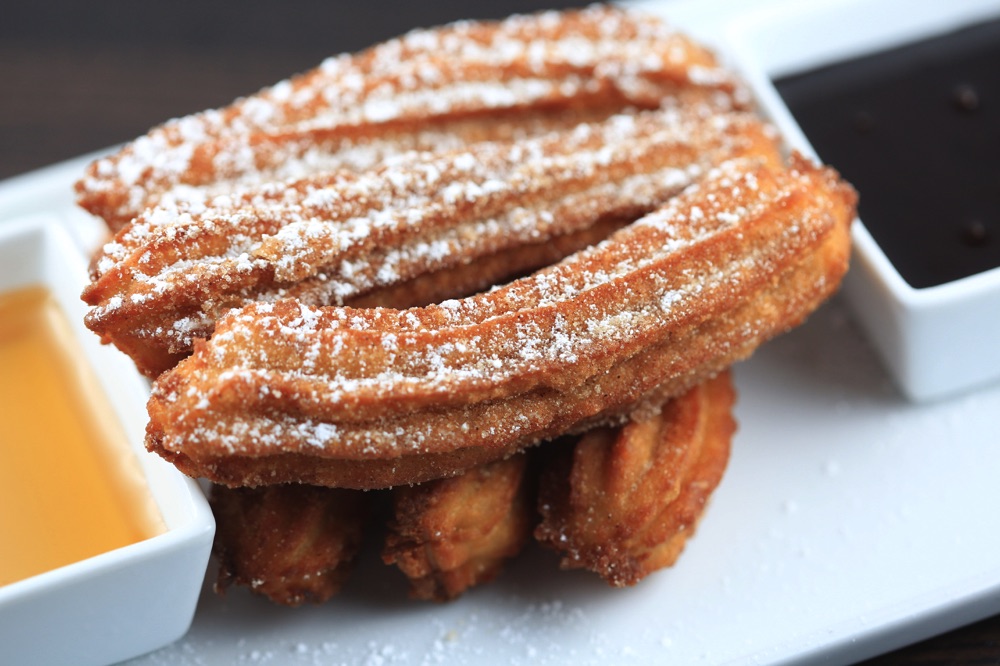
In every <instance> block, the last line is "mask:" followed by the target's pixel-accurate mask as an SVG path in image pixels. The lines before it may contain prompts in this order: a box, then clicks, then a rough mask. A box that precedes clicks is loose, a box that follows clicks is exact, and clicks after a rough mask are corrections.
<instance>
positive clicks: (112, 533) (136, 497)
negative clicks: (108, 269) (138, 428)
mask: <svg viewBox="0 0 1000 666" xmlns="http://www.w3.org/2000/svg"><path fill="white" fill-rule="evenodd" d="M83 359H84V357H83V352H82V350H81V349H80V348H79V345H78V343H77V342H76V340H75V339H74V338H73V334H72V331H71V329H70V326H69V322H68V321H67V320H66V317H65V314H64V313H63V311H62V310H61V309H60V307H59V305H58V303H57V302H56V300H55V298H54V297H53V296H52V294H51V293H49V291H48V290H46V289H45V288H43V287H28V288H24V289H18V290H15V291H10V292H6V293H0V585H4V584H7V583H11V582H14V581H17V580H21V579H23V578H27V577H29V576H33V575H35V574H39V573H42V572H44V571H49V570H51V569H54V568H56V567H60V566H63V565H66V564H70V563H72V562H77V561H79V560H82V559H85V558H88V557H91V556H94V555H98V554H100V553H103V552H107V551H109V550H113V549H115V548H120V547H122V546H126V545H128V544H132V543H136V542H138V541H141V540H143V539H146V538H149V537H151V536H154V535H156V534H157V533H159V532H162V531H163V529H164V528H163V523H162V520H161V518H160V516H159V513H158V512H157V509H156V506H155V504H154V503H153V498H152V496H151V495H150V493H149V491H148V489H147V488H146V486H145V482H144V480H143V474H142V470H141V469H140V468H139V461H138V460H137V459H136V458H135V456H134V454H133V453H132V451H131V450H130V449H129V447H128V444H127V440H126V437H125V433H124V431H123V430H122V428H121V426H120V424H119V423H118V421H117V419H116V418H115V416H114V414H113V412H112V409H111V406H110V404H108V401H107V399H106V397H105V395H104V393H103V391H102V390H101V388H100V386H99V384H98V382H97V378H96V377H95V376H94V375H93V372H92V370H91V368H90V367H89V366H88V365H87V363H86V362H85V361H84V360H83Z"/></svg>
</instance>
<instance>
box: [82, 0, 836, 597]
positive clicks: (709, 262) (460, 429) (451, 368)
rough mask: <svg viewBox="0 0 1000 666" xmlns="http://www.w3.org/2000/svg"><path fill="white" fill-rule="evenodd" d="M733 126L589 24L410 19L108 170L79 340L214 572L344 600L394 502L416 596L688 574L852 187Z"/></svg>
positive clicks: (734, 93)
mask: <svg viewBox="0 0 1000 666" xmlns="http://www.w3.org/2000/svg"><path fill="white" fill-rule="evenodd" d="M747 107H748V99H747V96H746V94H745V92H744V89H743V88H742V86H741V85H740V84H739V82H738V81H737V80H736V79H735V78H734V77H733V76H732V75H730V74H729V73H728V72H727V71H726V70H724V69H723V68H721V67H720V66H719V64H718V63H717V62H716V59H715V57H714V56H713V55H712V54H711V53H710V52H709V51H708V50H706V49H704V48H702V47H700V46H698V45H697V44H694V43H693V42H691V41H690V40H689V39H687V38H685V37H684V36H682V35H680V34H678V33H676V32H674V31H672V30H671V29H670V28H669V27H667V26H666V25H664V24H663V23H662V22H661V21H659V20H657V19H654V18H651V17H648V16H644V15H641V14H638V13H634V12H632V11H629V10H623V9H620V8H612V7H592V8H588V9H585V10H580V11H571V12H563V13H552V12H550V13H544V14H538V15H532V16H517V17H512V18H510V19H507V20H505V21H502V22H499V23H473V22H463V23H458V24H454V25H451V26H446V27H443V28H439V29H435V30H420V31H415V32H412V33H410V34H408V35H405V36H403V37H401V38H399V39H396V40H391V41H389V42H386V43H384V44H381V45H378V46H375V47H373V48H371V49H369V50H368V51H365V52H362V53H360V54H357V55H344V56H339V57H337V58H332V59H330V60H328V61H326V62H324V63H323V64H322V65H321V66H320V67H319V68H317V69H316V70H313V71H311V72H308V73H306V74H303V75H301V76H298V77H295V78H292V79H290V80H288V81H284V82H282V83H279V84H278V85H276V86H274V87H272V88H269V89H266V90H263V91H261V92H260V93H258V94H257V95H254V96H251V97H247V98H244V99H242V100H239V101H237V102H236V103H234V104H233V105H232V106H230V107H227V108H224V109H221V110H217V111H209V112H205V113H201V114H196V115H194V116H190V117H187V118H183V119H180V120H175V121H171V122H169V123H167V124H165V125H163V126H161V127H158V128H155V129H153V130H152V131H151V132H150V133H149V134H148V135H146V136H145V137H142V138H140V139H137V140H136V141H135V142H133V143H132V144H130V145H128V146H126V147H125V148H123V149H122V150H121V151H120V152H119V153H117V154H116V155H113V156H111V157H108V158H104V159H100V160H98V161H96V162H95V163H94V164H93V165H91V167H90V168H89V170H88V172H87V174H86V176H85V177H84V178H83V179H81V181H80V182H79V183H78V185H77V189H78V195H79V201H80V204H81V205H82V206H83V207H84V208H86V209H87V210H89V211H91V212H93V213H95V214H97V215H100V216H102V217H103V218H104V219H105V220H106V221H107V223H108V226H109V227H110V228H111V229H112V230H113V232H114V236H113V238H112V239H111V240H110V241H109V242H108V243H107V244H106V245H105V246H104V247H103V248H102V249H101V250H100V251H99V252H98V253H97V255H96V256H95V258H94V261H93V263H92V267H91V278H92V281H91V284H90V286H89V287H88V288H87V290H86V291H85V293H84V299H85V300H86V301H87V302H88V303H89V304H90V305H91V306H92V307H91V310H90V314H89V315H88V317H87V325H88V326H89V327H90V328H91V329H93V330H94V331H95V332H96V333H98V334H99V335H101V337H102V339H103V340H104V341H105V342H109V343H113V344H115V345H116V346H118V348H119V349H121V350H122V351H123V352H124V353H126V354H128V355H129V356H130V357H131V358H132V359H133V360H134V361H135V363H136V365H137V366H138V367H139V368H140V370H142V371H143V372H144V373H145V374H147V375H148V376H149V377H151V378H153V379H154V383H153V392H152V397H151V399H150V402H149V416H150V421H149V425H148V427H147V446H148V448H149V449H150V450H152V451H155V452H157V453H159V454H160V455H162V456H163V457H164V458H166V459H167V460H170V461H171V462H173V463H174V464H175V465H177V466H178V467H179V468H180V469H181V470H183V471H184V472H185V473H187V474H189V475H191V476H194V477H202V478H206V479H208V480H210V481H212V482H213V483H214V484H216V486H215V488H214V490H213V496H212V503H213V507H214V509H215V511H216V517H217V519H218V524H219V529H218V536H217V540H216V554H217V556H218V559H219V562H220V565H221V573H220V583H221V584H223V585H224V584H226V583H229V582H234V583H237V584H243V585H248V586H250V587H251V588H252V589H254V590H255V591H257V592H259V593H261V594H264V595H265V596H267V597H268V598H270V599H272V600H274V601H276V602H279V603H284V604H290V605H295V604H299V603H302V602H304V601H313V602H318V601H323V600H325V599H327V598H329V597H330V596H331V595H332V594H334V593H335V592H336V591H337V590H338V589H339V587H340V585H341V584H342V582H343V580H344V578H345V576H346V575H347V572H348V570H349V569H350V565H351V562H352V561H353V559H354V557H355V556H356V554H357V552H358V549H359V544H360V543H361V534H362V532H363V525H364V523H365V521H366V520H368V518H367V517H368V516H371V515H373V514H372V512H371V511H369V510H367V509H366V505H367V504H369V503H370V502H371V500H372V499H373V498H374V497H377V496H380V495H383V494H384V495H387V496H389V497H390V498H391V501H390V502H389V504H390V505H391V517H390V518H389V519H388V520H387V521H385V522H387V523H388V524H387V526H386V536H385V543H384V549H383V559H384V560H385V561H386V562H387V563H390V564H396V565H398V567H399V569H400V570H401V571H403V572H404V573H405V574H406V576H407V577H408V578H409V580H410V583H411V592H412V594H413V595H414V596H417V597H420V598H429V599H438V600H444V599H450V598H453V597H455V596H457V595H458V594H461V593H462V592H463V591H465V590H466V589H468V588H469V587H471V586H473V585H476V584H478V583H481V582H483V581H485V580H489V579H490V578H492V577H493V576H495V575H496V573H497V572H498V571H499V570H500V568H501V566H502V563H503V561H504V560H505V559H507V558H509V557H512V556H514V555H515V554H516V553H517V552H518V551H519V550H520V549H521V548H522V546H523V545H524V544H525V542H526V541H527V540H528V539H529V538H530V537H531V536H532V534H533V535H534V536H535V538H537V539H538V541H540V542H542V543H543V544H545V545H547V546H550V547H552V548H553V549H555V550H557V551H558V552H559V553H560V554H561V557H562V564H563V566H565V567H583V568H587V569H591V570H593V571H595V572H597V573H598V574H599V575H601V576H602V577H603V578H604V579H605V580H607V581H608V582H609V583H611V584H613V585H631V584H633V583H635V582H636V581H638V580H640V579H641V578H643V577H644V576H646V575H647V574H649V573H650V572H652V571H655V570H657V569H659V568H662V567H664V566H669V565H670V564H672V563H673V562H674V561H675V559H676V558H677V557H678V555H679V554H680V552H681V550H682V548H683V545H684V543H685V541H686V539H687V538H688V536H689V535H690V534H691V533H692V531H693V529H694V526H695V524H696V523H697V521H698V519H699V517H700V516H701V514H702V511H703V509H704V506H705V504H706V502H707V501H708V498H709V496H710V495H711V493H712V491H713V490H714V489H715V487H716V486H717V484H718V483H719V481H720V479H721V477H722V473H723V470H724V468H725V465H726V461H727V460H728V456H729V446H730V439H731V437H732V434H733V432H734V429H735V424H734V421H733V419H732V415H731V411H732V405H733V402H734V391H733V388H732V384H731V381H730V378H729V373H728V368H729V367H730V366H731V365H732V364H733V363H734V362H736V361H739V360H741V359H744V358H746V357H747V356H749V355H750V354H751V353H752V352H753V350H754V349H756V348H757V347H758V346H759V345H760V344H762V343H763V342H765V341H766V340H768V339H770V338H772V337H774V336H775V335H778V334H780V333H782V332H784V331H786V330H788V329H789V328H791V327H793V326H795V325H797V324H799V323H800V322H801V321H802V320H803V319H804V318H805V317H806V316H807V315H808V314H809V313H810V312H812V311H813V310H814V309H815V308H816V307H817V306H818V305H819V304H821V303H822V302H823V301H824V300H825V299H826V298H827V297H828V296H829V295H830V294H831V293H833V291H834V290H835V289H836V288H837V286H838V284H839V282H840V279H841V277H842V276H843V274H844V272H845V271H846V268H847V259H848V253H849V239H848V226H849V224H850V221H851V220H852V219H853V217H854V205H855V196H854V193H853V190H852V189H851V188H850V186H848V185H846V184H845V183H843V182H842V181H841V180H840V179H839V177H838V176H837V175H836V174H835V173H834V172H833V171H831V170H829V169H826V168H824V167H820V166H816V165H813V164H810V163H809V162H807V161H806V160H804V159H802V158H800V157H798V156H795V155H793V156H791V157H790V158H788V159H787V160H786V159H785V158H784V157H783V156H782V155H781V153H780V150H779V146H778V145H777V142H776V137H775V135H774V133H773V132H772V131H771V130H770V128H769V127H768V126H766V125H765V124H764V123H762V122H761V121H760V120H758V119H757V118H756V117H755V116H754V115H753V114H752V113H751V112H750V111H749V110H748V108H747ZM543 443H544V445H543V446H537V445H539V444H543ZM373 489H385V490H379V492H378V493H367V494H366V493H364V492H362V491H364V490H373Z"/></svg>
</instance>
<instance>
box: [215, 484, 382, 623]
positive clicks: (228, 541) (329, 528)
mask: <svg viewBox="0 0 1000 666" xmlns="http://www.w3.org/2000/svg"><path fill="white" fill-rule="evenodd" d="M211 504H212V511H213V513H214V514H215V519H216V523H217V528H216V535H215V545H214V554H215V555H216V557H217V558H218V560H219V577H218V580H217V582H216V586H215V587H216V590H217V591H220V592H221V591H222V590H224V589H225V588H226V587H227V586H229V585H233V584H235V585H244V586H247V587H249V588H250V589H251V590H252V591H253V592H255V593H257V594H260V595H263V596H265V597H267V598H268V599H270V600H271V601H273V602H275V603H278V604H282V605H285V606H299V605H301V604H303V603H307V602H308V603H322V602H324V601H326V600H327V599H329V598H330V597H332V596H333V595H334V594H336V593H337V592H338V591H339V590H340V588H341V586H342V585H343V583H344V580H345V579H346V578H347V575H348V573H349V572H350V570H351V568H352V566H353V563H354V559H355V556H356V555H357V552H358V549H359V548H360V546H361V537H362V530H363V526H364V521H365V517H366V514H367V506H366V497H365V494H364V493H362V492H359V491H351V490H340V489H333V488H317V487H313V486H304V485H295V484H290V485H280V486H264V487H261V488H226V487H223V486H214V487H213V488H212V493H211Z"/></svg>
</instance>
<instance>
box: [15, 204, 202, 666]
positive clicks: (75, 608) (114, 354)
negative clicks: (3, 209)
mask: <svg viewBox="0 0 1000 666" xmlns="http://www.w3.org/2000/svg"><path fill="white" fill-rule="evenodd" d="M86 282H87V272H86V265H85V262H84V259H83V257H82V255H81V254H80V252H79V251H78V250H77V249H76V248H75V247H74V245H73V243H72V241H71V240H70V239H69V237H68V236H67V234H66V232H65V231H63V230H62V229H61V228H59V225H58V223H57V222H55V221H54V220H52V219H49V218H45V217H35V218H24V219H18V220H8V221H0V291H7V290H11V289H16V288H18V287H24V286H29V285H42V286H46V287H48V289H49V290H50V291H51V292H52V293H53V294H54V296H55V297H56V299H57V301H58V302H59V305H60V306H61V307H62V309H63V311H64V312H65V314H66V315H67V318H68V319H69V323H70V325H71V326H72V328H73V332H74V334H75V336H76V337H77V339H78V342H79V346H80V348H81V349H82V350H83V351H84V354H85V358H84V359H82V360H81V362H84V363H89V364H90V365H91V366H92V368H93V370H94V373H95V374H96V375H97V378H98V381H99V382H100V384H101V387H102V388H103V390H104V391H105V393H106V395H107V398H108V401H109V403H110V404H111V407H112V409H113V410H114V413H115V415H116V416H117V417H118V418H119V420H120V422H121V425H122V427H123V430H124V432H125V434H126V436H127V438H128V442H129V445H130V446H131V448H132V450H133V452H134V453H135V456H136V458H137V459H138V462H139V465H140V466H141V469H142V471H143V473H144V475H145V480H146V482H147V484H148V488H149V491H150V494H151V495H152V497H153V500H154V501H155V502H156V505H157V507H158V508H159V512H160V515H161V517H162V519H163V522H164V525H165V531H163V532H161V533H160V534H158V535H156V536H153V537H151V538H148V539H146V540H144V541H140V542H138V543H134V544H132V545H129V546H125V547H122V548H118V549H115V550H112V551H109V552H105V553H102V554H100V555H97V556H94V557H90V558H87V559H85V560H81V561H78V562H74V563H72V564H69V565H66V566H63V567H59V568H57V569H53V570H51V571H47V572H45V573H42V574H39V575H36V576H32V577H30V578H26V579H23V580H19V581H16V582H13V583H10V584H7V585H4V586H0V663H2V664H49V665H50V664H74V665H81V664H108V663H112V662H117V661H121V660H124V659H128V658H131V657H134V656H137V655H140V654H143V653H145V652H149V651H151V650H154V649H156V648H158V647H161V646H163V645H166V644H167V643H170V642H172V641H174V640H176V639H177V638H179V637H181V636H182V635H183V634H184V633H185V632H186V631H187V630H188V627H189V626H190V624H191V620H192V617H193V615H194V610H195V605H196V603H197V600H198V595H199V593H200V590H201V585H202V581H203V578H204V574H205V568H206V566H207V563H208V557H209V552H210V550H211V545H212V538H213V535H214V532H215V521H214V519H213V517H212V513H211V510H210V509H209V506H208V503H207V502H206V500H205V496H204V495H203V493H202V492H201V490H200V488H199V487H198V484H197V483H196V482H195V481H194V480H192V479H189V478H187V477H185V476H184V475H182V474H181V473H180V472H179V471H177V470H176V469H175V468H174V467H173V466H171V465H170V464H168V463H166V462H165V461H163V460H161V459H160V458H158V457H157V456H155V455H152V454H150V453H147V452H146V451H145V449H144V448H143V434H144V428H145V415H146V409H145V402H146V399H147V397H148V395H149V387H148V384H147V383H146V382H145V380H144V379H143V378H142V377H141V376H140V375H139V374H138V372H137V371H136V370H135V368H134V367H133V366H132V364H131V362H130V361H129V359H128V358H126V357H125V356H124V355H122V354H120V353H119V352H118V351H117V350H115V349H114V348H111V347H105V346H103V345H101V344H100V341H99V340H98V337H97V336H96V335H95V334H93V333H91V332H90V331H88V330H86V328H85V327H84V326H83V316H84V313H85V312H86V306H85V305H84V304H83V302H82V301H81V300H80V292H81V291H82V289H83V287H84V285H85V284H86ZM3 538H5V537H4V535H0V539H3Z"/></svg>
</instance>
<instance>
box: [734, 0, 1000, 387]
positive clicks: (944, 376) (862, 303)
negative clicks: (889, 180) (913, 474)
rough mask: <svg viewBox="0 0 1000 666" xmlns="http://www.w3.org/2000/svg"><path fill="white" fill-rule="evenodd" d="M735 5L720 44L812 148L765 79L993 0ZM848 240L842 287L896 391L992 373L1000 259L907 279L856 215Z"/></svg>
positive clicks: (986, 7) (936, 29) (952, 18)
mask: <svg viewBox="0 0 1000 666" xmlns="http://www.w3.org/2000/svg"><path fill="white" fill-rule="evenodd" d="M737 14H738V17H737V18H736V19H734V20H732V21H730V22H729V23H728V25H727V26H726V29H725V30H724V33H725V34H724V35H722V36H721V38H720V44H719V45H720V47H721V48H722V49H723V50H725V51H727V52H728V56H729V57H731V58H732V60H733V61H734V63H735V65H736V66H737V68H739V69H740V72H741V74H742V75H743V77H744V78H745V79H746V80H747V81H748V82H749V83H750V85H751V87H752V88H753V90H754V93H755V96H756V98H757V101H758V103H759V104H760V106H761V108H762V111H763V112H764V114H765V115H766V116H768V117H769V119H770V120H771V121H772V122H773V123H774V124H775V125H776V126H777V127H778V129H779V130H780V131H781V133H782V134H783V136H784V138H785V140H786V142H787V144H788V145H789V146H790V147H791V148H794V149H796V150H798V151H800V152H802V153H804V154H806V155H810V156H812V157H816V153H815V151H814V150H813V148H812V146H811V145H810V143H809V141H808V139H807V137H806V136H805V135H804V133H803V132H802V130H801V129H800V128H799V126H798V124H797V123H796V121H795V119H794V118H793V116H792V115H791V113H790V112H789V110H788V108H787V107H786V106H785V104H784V102H783V101H782V99H781V97H780V96H779V95H778V93H777V91H776V90H775V87H774V85H773V83H772V81H773V80H776V79H778V78H781V77H783V76H787V75H792V74H798V73H803V72H807V71H810V70H812V69H815V68H818V67H822V66H824V65H829V64H834V63H838V62H841V61H845V60H848V59H851V58H854V57H860V56H864V55H868V54H872V53H877V52H879V51H882V50H886V49H890V48H893V47H896V46H901V45H904V44H908V43H911V42H916V41H920V40H922V39H926V38H930V37H934V36H937V35H943V34H946V33H948V32H950V31H952V30H956V29H959V28H962V27H965V26H968V25H973V24H976V23H979V22H982V21H986V20H990V19H995V18H997V17H1000V2H998V1H997V0H962V1H961V2H940V1H939V0H908V1H903V0H820V1H817V2H808V3H806V2H799V1H798V0H791V1H785V2H775V3H765V4H764V5H758V6H755V8H753V9H749V10H745V11H743V12H739V11H738V12H737ZM998 150H1000V146H998ZM818 158H819V159H820V160H822V158H823V156H822V155H819V156H818ZM833 166H834V167H836V164H834V165H833ZM860 194H861V198H862V200H864V196H865V193H864V192H863V191H862V192H861V193H860ZM853 241H854V257H853V261H852V267H851V270H850V272H849V273H848V275H847V277H846V278H845V281H844V287H843V290H844V293H845V295H846V297H847V299H848V301H849V303H850V305H851V307H852V309H853V311H854V313H855V315H856V318H857V320H858V321H859V323H860V325H861V327H862V328H863V329H864V331H865V332H866V334H867V336H868V337H869V339H870V340H871V341H872V343H873V345H874V347H875V348H876V349H877V350H878V352H879V354H880V355H881V357H882V359H883V360H884V362H885V365H886V366H887V367H888V369H889V371H890V373H891V374H892V376H893V377H894V379H895V380H896V383H897V384H898V386H899V387H900V388H901V389H902V391H903V393H905V394H906V395H907V396H908V397H909V398H910V399H912V400H914V401H928V400H934V399H939V398H945V397H948V396H950V395H954V394H958V393H961V392H964V391H968V390H971V389H974V388H975V387H978V386H982V385H985V384H987V383H990V382H994V381H996V380H998V379H1000V342H998V340H1000V268H995V269H992V270H988V271H985V272H981V273H978V274H976V275H973V276H970V277H966V278H963V279H959V280H955V281H952V282H948V283H945V284H941V285H938V286H933V287H926V288H921V289H915V288H913V287H912V286H910V285H909V284H908V283H907V282H906V281H905V280H904V279H903V278H902V277H901V276H900V273H899V272H898V271H897V269H896V268H895V267H894V266H893V265H892V263H891V262H890V261H889V259H888V258H887V257H886V254H885V252H883V250H882V248H880V247H879V246H878V244H877V243H876V242H875V240H874V239H873V237H872V236H871V234H870V233H869V232H868V230H867V229H866V228H865V226H864V224H863V221H858V222H856V223H855V225H854V228H853ZM994 242H995V241H994Z"/></svg>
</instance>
